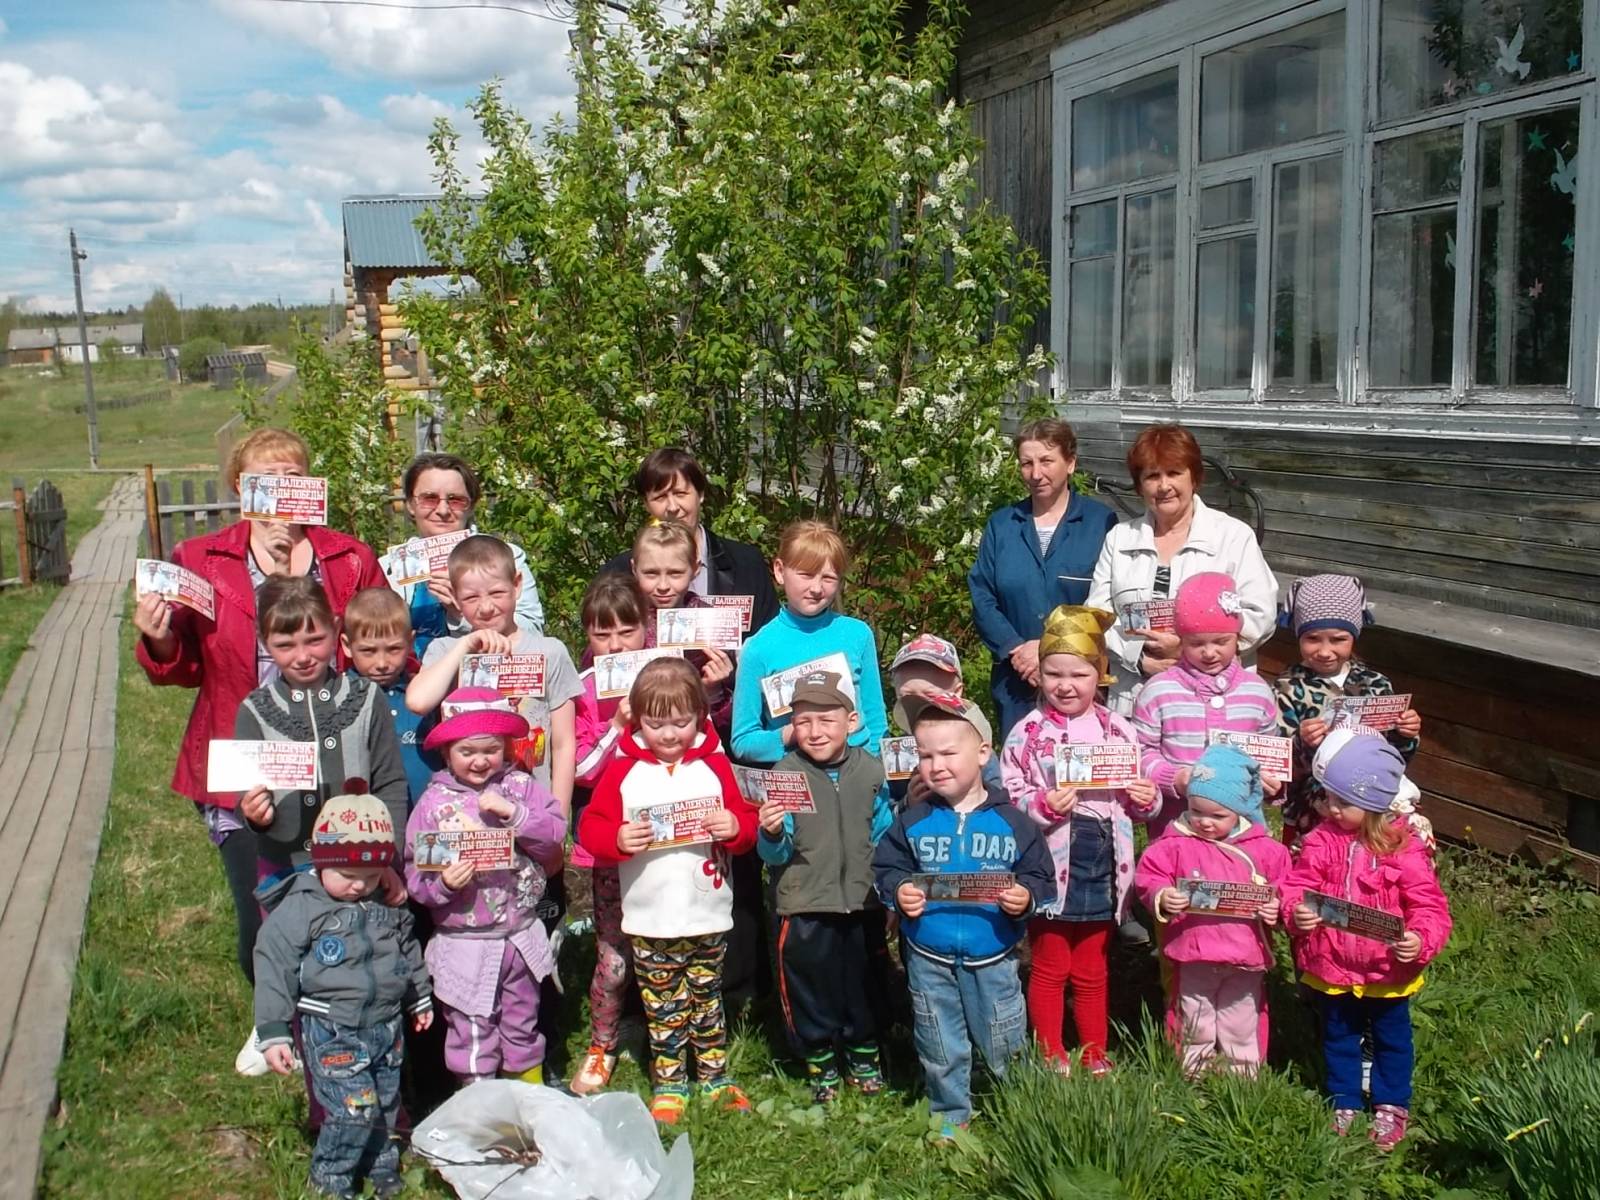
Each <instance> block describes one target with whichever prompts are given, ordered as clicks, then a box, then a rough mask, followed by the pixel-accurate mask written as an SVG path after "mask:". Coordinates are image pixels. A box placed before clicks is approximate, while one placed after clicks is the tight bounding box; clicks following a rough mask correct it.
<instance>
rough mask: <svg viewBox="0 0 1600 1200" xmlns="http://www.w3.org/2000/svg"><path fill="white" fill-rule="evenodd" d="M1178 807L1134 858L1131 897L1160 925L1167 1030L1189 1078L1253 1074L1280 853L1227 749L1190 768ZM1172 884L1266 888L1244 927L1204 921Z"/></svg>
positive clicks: (1256, 794)
mask: <svg viewBox="0 0 1600 1200" xmlns="http://www.w3.org/2000/svg"><path fill="white" fill-rule="evenodd" d="M1187 796H1188V807H1187V808H1186V809H1185V810H1184V811H1183V812H1182V813H1180V814H1179V815H1178V818H1177V819H1176V820H1175V821H1173V822H1172V824H1170V825H1168V826H1167V831H1166V832H1165V833H1164V834H1162V835H1161V837H1160V838H1159V839H1157V840H1156V841H1155V842H1154V843H1153V844H1152V845H1151V846H1150V848H1149V849H1148V850H1146V851H1145V852H1144V856H1143V857H1142V858H1141V859H1140V860H1139V869H1138V871H1137V872H1136V873H1135V875H1134V883H1135V886H1137V887H1138V889H1139V898H1140V899H1141V900H1143V901H1144V903H1145V907H1147V908H1148V909H1149V910H1150V911H1151V912H1153V913H1155V915H1156V920H1157V921H1159V922H1161V923H1162V924H1164V925H1166V926H1167V931H1166V936H1165V937H1163V938H1162V939H1161V953H1162V955H1163V957H1165V958H1166V960H1167V962H1168V963H1169V964H1171V969H1172V986H1171V987H1170V988H1169V989H1168V991H1167V994H1168V997H1169V1000H1168V1008H1167V1032H1168V1034H1169V1036H1170V1037H1171V1038H1172V1041H1173V1043H1174V1044H1175V1045H1177V1046H1178V1047H1179V1048H1180V1050H1181V1052H1182V1054H1183V1065H1184V1069H1185V1070H1186V1071H1187V1072H1188V1073H1189V1074H1190V1075H1191V1076H1193V1075H1195V1074H1197V1073H1199V1072H1200V1071H1201V1070H1203V1069H1204V1068H1205V1067H1206V1066H1207V1065H1208V1064H1209V1063H1211V1062H1212V1061H1213V1060H1214V1059H1216V1058H1221V1059H1222V1060H1223V1061H1224V1062H1225V1063H1226V1065H1227V1066H1228V1068H1229V1069H1231V1070H1234V1071H1237V1072H1239V1073H1241V1074H1244V1075H1254V1074H1255V1073H1256V1072H1257V1071H1258V1070H1259V1069H1260V1067H1261V1063H1262V1061H1263V1060H1264V1059H1265V1057H1266V1052H1267V1000H1266V989H1265V986H1264V985H1265V982H1266V973H1267V972H1268V971H1269V970H1271V969H1272V962H1273V959H1272V946H1271V944H1270V943H1269V942H1268V940H1267V930H1269V929H1271V928H1272V927H1273V926H1274V925H1276V924H1277V923H1278V898H1277V892H1276V888H1277V885H1278V883H1279V882H1280V881H1281V880H1282V879H1283V876H1284V874H1285V872H1287V871H1288V869H1289V852H1288V851H1287V850H1285V849H1284V848H1283V846H1281V845H1280V844H1279V843H1277V842H1275V841H1273V839H1272V835H1271V834H1270V833H1269V832H1268V831H1267V827H1266V822H1265V820H1264V819H1263V817H1262V815H1261V768H1260V767H1259V766H1257V765H1256V762H1255V760H1254V759H1252V758H1250V757H1249V756H1248V755H1247V754H1245V753H1244V752H1243V751H1241V750H1239V749H1237V748H1236V747H1233V746H1209V747H1207V748H1206V751H1205V753H1204V754H1202V755H1201V756H1200V759H1199V761H1198V762H1196V763H1195V764H1194V766H1193V767H1192V768H1191V769H1190V773H1189V788H1188V792H1187ZM1182 879H1208V880H1219V881H1222V882H1231V883H1250V884H1257V885H1261V886H1271V887H1272V888H1273V889H1274V891H1273V894H1272V898H1271V899H1270V900H1267V901H1266V902H1265V903H1263V904H1262V906H1261V908H1260V909H1259V910H1258V913H1257V915H1256V917H1255V918H1254V919H1248V918H1241V917H1227V916H1214V915H1211V914H1209V913H1206V912H1204V911H1201V910H1200V909H1199V908H1198V907H1196V906H1194V905H1191V903H1190V900H1189V896H1188V895H1187V894H1186V893H1185V892H1184V891H1183V890H1182V889H1181V888H1180V887H1179V886H1178V881H1179V880H1182Z"/></svg>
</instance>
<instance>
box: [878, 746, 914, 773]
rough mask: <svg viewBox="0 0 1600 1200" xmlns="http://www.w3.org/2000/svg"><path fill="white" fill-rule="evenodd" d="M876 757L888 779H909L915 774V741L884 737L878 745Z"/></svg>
mask: <svg viewBox="0 0 1600 1200" xmlns="http://www.w3.org/2000/svg"><path fill="white" fill-rule="evenodd" d="M878 757H879V759H881V760H882V761H883V774H884V776H885V778H888V779H910V778H911V777H912V776H913V775H915V774H916V773H917V762H918V756H917V739H916V738H914V737H886V738H884V739H883V740H882V741H881V742H879V743H878Z"/></svg>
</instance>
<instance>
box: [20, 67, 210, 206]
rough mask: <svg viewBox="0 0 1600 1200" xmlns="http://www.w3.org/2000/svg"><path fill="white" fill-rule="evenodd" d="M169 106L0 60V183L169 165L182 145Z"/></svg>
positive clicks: (144, 95) (139, 93)
mask: <svg viewBox="0 0 1600 1200" xmlns="http://www.w3.org/2000/svg"><path fill="white" fill-rule="evenodd" d="M174 115H175V113H174V110H173V108H172V106H171V105H170V104H168V103H167V102H165V101H163V100H160V99H158V98H157V97H156V96H154V95H152V94H151V93H149V92H147V91H144V90H142V89H135V88H129V87H125V86H123V85H121V84H117V83H106V84H102V85H100V86H99V87H98V88H93V89H91V88H89V87H86V86H85V85H84V84H82V83H80V82H78V80H76V79H72V78H70V77H68V76H65V75H37V74H35V73H34V72H33V71H32V69H30V68H29V67H27V66H25V65H24V64H22V63H20V62H9V61H0V145H4V146H5V147H6V153H5V155H4V156H0V180H4V179H8V178H9V179H17V178H22V177H25V176H28V175H34V174H42V173H48V172H51V171H68V170H72V169H74V168H79V167H89V166H98V167H105V166H145V165H150V164H154V163H162V162H165V163H171V162H172V161H173V160H174V159H175V158H176V157H178V156H179V155H181V154H183V153H184V152H185V151H186V150H187V147H186V146H185V144H184V141H183V139H182V138H180V137H178V136H177V134H176V133H174V131H173V130H172V128H171V127H170V124H171V121H172V118H173V117H174Z"/></svg>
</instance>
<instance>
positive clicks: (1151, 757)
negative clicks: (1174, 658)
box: [1133, 660, 1278, 840]
mask: <svg viewBox="0 0 1600 1200" xmlns="http://www.w3.org/2000/svg"><path fill="white" fill-rule="evenodd" d="M1277 724H1278V704H1277V701H1276V700H1274V699H1273V695H1272V689H1271V688H1270V687H1269V686H1267V682H1266V680H1264V679H1262V678H1261V676H1259V675H1257V674H1256V673H1255V672H1254V671H1251V670H1248V669H1247V668H1245V667H1241V666H1240V665H1239V663H1238V661H1237V660H1235V661H1233V662H1231V663H1229V664H1228V666H1227V669H1226V670H1224V671H1222V672H1221V673H1220V674H1217V675H1207V674H1205V673H1204V672H1202V671H1197V670H1195V668H1193V667H1191V666H1190V665H1189V664H1188V663H1186V662H1183V661H1182V660H1179V662H1178V665H1177V666H1175V667H1169V668H1168V669H1167V670H1165V671H1163V672H1161V674H1159V675H1156V676H1153V677H1152V678H1150V679H1149V680H1147V681H1146V682H1145V685H1144V687H1142V688H1141V689H1140V690H1139V699H1138V701H1137V703H1135V704H1134V706H1133V728H1134V732H1136V733H1137V734H1138V735H1139V745H1140V746H1141V747H1142V748H1143V751H1144V753H1143V754H1142V755H1141V756H1140V760H1139V771H1140V774H1142V775H1143V776H1144V777H1145V778H1146V779H1151V780H1154V782H1155V784H1156V786H1157V787H1158V788H1160V789H1161V796H1162V805H1161V808H1160V810H1159V811H1158V812H1157V813H1156V815H1155V816H1154V817H1152V818H1151V819H1150V837H1151V839H1152V840H1154V839H1155V838H1157V837H1159V836H1161V834H1162V833H1163V832H1164V831H1165V830H1166V828H1167V826H1168V825H1169V824H1171V823H1172V821H1173V819H1174V818H1175V817H1176V816H1177V815H1178V814H1179V813H1180V812H1182V811H1183V807H1184V801H1183V799H1182V798H1181V797H1180V796H1179V795H1178V792H1177V789H1176V788H1175V787H1174V786H1173V781H1174V779H1175V778H1176V776H1177V774H1178V771H1179V770H1180V769H1181V768H1183V767H1187V766H1190V765H1192V764H1193V763H1195V762H1197V761H1198V760H1199V758H1200V756H1201V755H1202V754H1204V753H1205V749H1206V745H1207V743H1208V740H1209V739H1210V736H1211V734H1212V733H1213V732H1215V731H1217V730H1227V731H1229V732H1233V733H1276V732H1277Z"/></svg>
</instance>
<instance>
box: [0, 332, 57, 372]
mask: <svg viewBox="0 0 1600 1200" xmlns="http://www.w3.org/2000/svg"><path fill="white" fill-rule="evenodd" d="M55 360H56V331H55V330H54V329H13V330H12V331H11V332H10V334H9V335H7V337H6V362H7V364H9V365H10V366H13V367H22V366H28V365H30V364H35V363H46V364H48V363H53V362H55Z"/></svg>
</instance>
